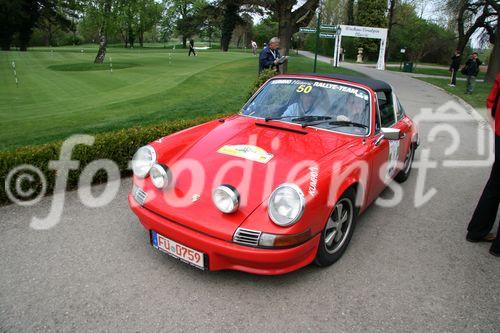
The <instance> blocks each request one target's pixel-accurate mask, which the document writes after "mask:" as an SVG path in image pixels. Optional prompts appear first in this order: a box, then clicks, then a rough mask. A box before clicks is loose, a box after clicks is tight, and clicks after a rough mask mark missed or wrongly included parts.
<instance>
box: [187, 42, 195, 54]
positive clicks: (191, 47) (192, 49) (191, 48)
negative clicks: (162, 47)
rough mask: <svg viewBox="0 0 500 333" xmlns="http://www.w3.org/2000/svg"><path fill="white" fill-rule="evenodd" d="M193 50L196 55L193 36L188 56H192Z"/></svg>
mask: <svg viewBox="0 0 500 333" xmlns="http://www.w3.org/2000/svg"><path fill="white" fill-rule="evenodd" d="M191 52H192V53H193V54H194V56H195V57H196V52H195V51H194V40H193V39H192V38H191V39H190V40H189V53H188V57H189V56H191Z"/></svg>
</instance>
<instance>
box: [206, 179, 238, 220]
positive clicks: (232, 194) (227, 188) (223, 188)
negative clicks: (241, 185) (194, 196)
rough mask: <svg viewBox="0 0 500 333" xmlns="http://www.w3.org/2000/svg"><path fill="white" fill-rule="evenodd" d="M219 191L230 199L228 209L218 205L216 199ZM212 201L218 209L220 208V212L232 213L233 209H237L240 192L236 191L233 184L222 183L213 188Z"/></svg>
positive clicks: (218, 202)
mask: <svg viewBox="0 0 500 333" xmlns="http://www.w3.org/2000/svg"><path fill="white" fill-rule="evenodd" d="M219 193H220V194H222V195H226V196H227V198H228V199H229V200H230V201H231V206H229V208H228V209H225V208H224V207H222V206H221V205H220V201H217V195H218V194H219ZM212 201H213V203H214V205H215V207H217V209H218V210H220V211H221V212H223V213H225V214H231V213H234V212H235V211H237V210H238V207H239V206H240V194H239V193H238V191H237V190H236V188H234V187H233V186H231V185H227V184H222V185H219V186H217V187H216V188H215V190H214V191H213V192H212Z"/></svg>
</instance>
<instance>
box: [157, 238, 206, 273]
mask: <svg viewBox="0 0 500 333" xmlns="http://www.w3.org/2000/svg"><path fill="white" fill-rule="evenodd" d="M151 240H152V241H153V246H154V247H155V248H156V249H158V250H160V251H162V252H165V253H167V254H169V255H171V256H172V257H174V258H177V259H180V260H182V261H184V262H186V263H188V264H190V265H193V266H194V267H197V268H200V269H205V255H204V254H203V253H202V252H199V251H196V250H194V249H192V248H190V247H187V246H185V245H182V244H179V243H177V242H175V241H173V240H171V239H169V238H167V237H165V236H162V235H160V234H159V233H157V232H156V231H151Z"/></svg>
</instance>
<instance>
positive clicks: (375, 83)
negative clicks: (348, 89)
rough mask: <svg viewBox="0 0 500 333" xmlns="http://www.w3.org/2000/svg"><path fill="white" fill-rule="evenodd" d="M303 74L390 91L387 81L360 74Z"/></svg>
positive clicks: (375, 89)
mask: <svg viewBox="0 0 500 333" xmlns="http://www.w3.org/2000/svg"><path fill="white" fill-rule="evenodd" d="M304 75H310V76H316V77H326V78H331V79H337V80H342V81H348V82H354V83H359V84H362V85H365V86H368V87H370V88H372V89H373V90H374V91H385V92H392V88H391V86H390V85H389V84H388V83H385V82H384V81H380V80H375V79H370V78H367V77H362V76H353V75H346V74H322V73H304Z"/></svg>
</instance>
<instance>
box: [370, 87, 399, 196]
mask: <svg viewBox="0 0 500 333" xmlns="http://www.w3.org/2000/svg"><path fill="white" fill-rule="evenodd" d="M376 96H377V110H376V119H375V135H374V136H373V137H372V139H371V140H370V142H369V144H370V146H371V154H370V155H371V158H370V160H371V166H370V190H369V194H368V200H370V202H371V201H373V200H375V199H376V198H377V197H378V195H379V194H380V192H382V191H383V190H384V188H385V187H386V184H387V182H388V181H389V180H390V179H392V178H393V177H394V176H395V173H396V171H397V170H396V168H395V167H396V165H397V161H398V160H399V146H400V141H398V140H391V141H390V140H380V137H381V135H382V133H381V128H390V127H392V128H396V112H395V108H394V103H393V96H392V93H391V92H385V91H380V92H377V93H376Z"/></svg>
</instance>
